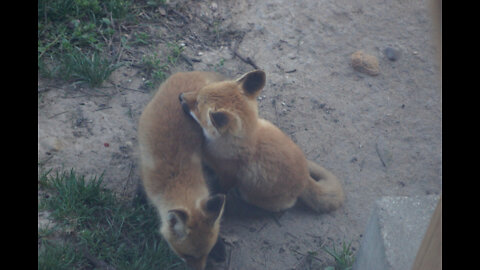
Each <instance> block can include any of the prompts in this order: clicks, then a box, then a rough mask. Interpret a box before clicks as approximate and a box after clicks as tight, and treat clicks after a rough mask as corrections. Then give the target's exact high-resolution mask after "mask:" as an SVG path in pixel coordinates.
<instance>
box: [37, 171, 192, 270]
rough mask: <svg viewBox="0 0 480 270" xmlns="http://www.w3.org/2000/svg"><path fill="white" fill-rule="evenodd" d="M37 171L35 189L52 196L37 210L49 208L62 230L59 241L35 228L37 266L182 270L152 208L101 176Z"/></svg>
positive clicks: (45, 199)
mask: <svg viewBox="0 0 480 270" xmlns="http://www.w3.org/2000/svg"><path fill="white" fill-rule="evenodd" d="M51 174H52V173H51V172H46V173H45V174H43V175H41V178H40V180H39V184H40V187H41V188H42V189H43V190H45V191H46V192H48V193H49V194H51V195H50V196H48V198H43V199H42V200H41V201H40V204H39V210H40V209H41V210H48V211H49V212H50V213H51V215H50V216H51V217H52V218H53V219H54V221H55V223H56V224H57V226H56V229H57V230H59V231H60V232H63V235H64V238H65V239H64V240H65V241H63V242H64V243H59V241H53V240H51V239H50V238H49V237H48V236H49V235H50V234H51V233H52V229H49V230H45V229H39V234H38V235H39V243H40V246H41V247H40V248H39V255H38V268H39V269H93V267H96V268H99V267H101V266H99V264H101V265H103V266H105V265H109V266H112V267H114V268H116V269H139V270H142V269H145V270H147V269H154V268H155V269H185V265H184V264H183V263H182V262H181V261H180V259H178V257H177V256H176V255H174V253H173V252H172V251H171V250H170V249H169V247H168V244H167V243H166V242H165V241H164V240H163V239H162V237H161V236H160V234H159V233H158V228H159V220H158V217H157V212H156V210H155V209H154V208H153V207H152V206H150V205H148V204H141V203H138V202H135V201H134V202H132V201H125V200H121V199H119V198H117V196H116V195H115V194H114V193H113V192H112V191H110V190H107V189H106V188H105V187H104V184H103V177H102V176H100V177H98V178H97V177H94V178H91V179H89V180H86V179H85V178H84V176H78V175H77V174H76V173H75V172H74V171H73V170H71V171H70V172H63V173H56V174H55V175H54V176H52V175H51Z"/></svg>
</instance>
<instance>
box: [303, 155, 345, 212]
mask: <svg viewBox="0 0 480 270" xmlns="http://www.w3.org/2000/svg"><path fill="white" fill-rule="evenodd" d="M307 161H308V170H309V171H310V177H309V181H308V184H307V186H306V187H305V190H304V191H303V193H302V194H301V195H300V199H301V200H302V201H303V202H304V203H305V204H306V205H308V206H309V207H310V208H312V209H313V210H315V211H316V212H329V211H332V210H335V209H337V208H339V207H340V206H341V205H342V204H343V201H344V200H345V195H344V193H343V188H342V184H341V183H340V181H339V180H338V178H337V177H336V176H335V175H333V174H332V173H331V172H329V171H328V170H327V169H325V168H323V167H322V166H320V165H318V164H316V163H315V162H313V161H310V160H307Z"/></svg>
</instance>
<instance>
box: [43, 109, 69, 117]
mask: <svg viewBox="0 0 480 270" xmlns="http://www.w3.org/2000/svg"><path fill="white" fill-rule="evenodd" d="M66 112H69V111H64V112H61V113H57V114H54V115H52V116H50V117H48V119H52V118H54V117H57V116H59V115H61V114H64V113H66Z"/></svg>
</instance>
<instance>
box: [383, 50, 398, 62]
mask: <svg viewBox="0 0 480 270" xmlns="http://www.w3.org/2000/svg"><path fill="white" fill-rule="evenodd" d="M384 53H385V56H387V58H388V60H390V61H396V60H398V58H399V57H400V52H399V51H398V50H395V49H394V48H392V47H387V48H385V50H384Z"/></svg>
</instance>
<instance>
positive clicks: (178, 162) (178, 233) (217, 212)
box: [138, 72, 225, 270]
mask: <svg viewBox="0 0 480 270" xmlns="http://www.w3.org/2000/svg"><path fill="white" fill-rule="evenodd" d="M220 79H221V78H220V77H219V75H218V74H215V73H206V72H187V73H177V74H174V75H172V76H171V77H170V78H168V79H167V80H166V81H165V82H164V83H163V84H162V85H161V86H160V89H159V90H158V92H157V93H156V94H155V96H154V97H153V99H152V100H151V101H150V103H149V104H148V105H147V106H146V108H145V110H144V111H143V113H142V115H141V117H140V121H139V126H138V140H139V150H140V168H141V174H142V182H143V186H144V188H145V192H146V194H147V197H148V198H149V200H150V201H151V202H152V203H153V205H154V206H155V207H156V208H157V210H158V213H159V215H160V219H161V221H162V223H161V228H160V233H161V235H162V236H163V237H164V238H165V240H166V241H167V242H168V244H169V246H170V248H171V249H172V250H173V251H174V252H175V253H176V254H177V255H178V256H179V257H180V258H182V259H183V260H184V261H185V262H186V263H187V264H188V265H189V266H190V267H192V268H193V269H195V270H203V269H204V268H205V265H206V260H207V256H208V254H209V252H210V251H211V250H212V248H213V247H214V245H215V243H216V241H217V238H218V233H219V228H220V219H221V216H222V214H223V209H224V204H225V195H223V194H218V195H214V196H210V195H209V190H208V188H207V184H206V182H205V181H206V180H205V178H204V175H203V171H202V162H201V144H202V141H203V138H202V131H201V129H200V128H199V127H198V125H197V124H196V123H195V122H194V121H193V120H192V119H191V118H190V117H188V116H186V115H185V114H184V112H183V111H182V108H181V106H180V104H179V103H178V95H179V94H180V93H181V92H185V91H196V90H198V89H200V88H202V87H204V86H205V85H207V84H210V83H212V82H215V81H218V80H220Z"/></svg>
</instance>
